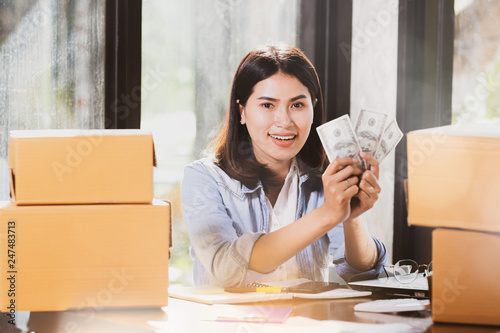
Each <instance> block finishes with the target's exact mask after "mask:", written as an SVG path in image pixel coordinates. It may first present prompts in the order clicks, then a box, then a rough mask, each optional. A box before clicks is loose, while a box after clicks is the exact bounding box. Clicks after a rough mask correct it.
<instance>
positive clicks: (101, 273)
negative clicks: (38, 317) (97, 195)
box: [0, 200, 171, 312]
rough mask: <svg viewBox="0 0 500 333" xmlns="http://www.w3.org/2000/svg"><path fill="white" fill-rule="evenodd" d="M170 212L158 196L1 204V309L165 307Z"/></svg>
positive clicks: (168, 206)
mask: <svg viewBox="0 0 500 333" xmlns="http://www.w3.org/2000/svg"><path fill="white" fill-rule="evenodd" d="M170 214H171V210H170V204H169V203H165V202H163V201H156V200H155V201H154V204H150V205H148V204H121V205H47V206H43V205H40V206H16V205H14V204H12V203H10V204H7V205H6V206H4V207H3V208H2V209H0V253H1V259H0V264H1V267H0V309H1V311H2V312H10V311H11V309H12V307H14V308H15V311H61V310H67V309H83V308H91V309H97V310H98V309H102V308H116V307H160V306H164V305H167V298H168V294H167V292H168V291H167V289H168V259H169V248H170V222H171V218H170ZM12 304H14V305H12ZM9 307H10V308H9Z"/></svg>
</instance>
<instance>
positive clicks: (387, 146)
mask: <svg viewBox="0 0 500 333" xmlns="http://www.w3.org/2000/svg"><path fill="white" fill-rule="evenodd" d="M403 136H404V135H403V132H401V130H400V129H399V126H398V123H397V122H396V120H395V119H392V120H391V121H390V122H389V125H387V127H386V128H385V130H384V133H383V134H382V138H381V139H380V144H379V146H378V148H377V151H375V155H374V156H373V157H374V158H375V159H376V160H377V162H379V163H380V162H382V160H383V159H384V158H385V157H386V156H387V155H388V154H389V153H390V152H391V151H392V150H393V149H394V148H395V147H396V145H397V144H398V143H399V141H401V139H402V138H403Z"/></svg>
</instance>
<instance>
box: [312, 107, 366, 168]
mask: <svg viewBox="0 0 500 333" xmlns="http://www.w3.org/2000/svg"><path fill="white" fill-rule="evenodd" d="M316 130H317V131H318V135H319V138H320V140H321V143H322V144H323V147H324V149H325V152H326V156H327V157H328V160H329V161H330V162H332V161H333V160H334V159H336V158H343V157H356V158H358V159H359V160H360V161H361V158H360V157H359V152H360V151H361V149H360V147H359V143H358V140H357V138H356V135H355V134H354V129H353V127H352V124H351V120H350V119H349V116H348V115H343V116H341V117H339V118H336V119H334V120H331V121H329V122H327V123H325V124H323V125H321V126H318V127H317V129H316ZM359 166H360V167H361V168H363V167H364V165H362V164H361V163H360V165H359Z"/></svg>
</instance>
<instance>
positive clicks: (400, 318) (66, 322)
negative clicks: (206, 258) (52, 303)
mask: <svg viewBox="0 0 500 333" xmlns="http://www.w3.org/2000/svg"><path fill="white" fill-rule="evenodd" d="M370 300H372V299H371V298H349V299H336V300H306V299H293V300H279V301H268V302H259V303H254V304H252V305H255V306H259V307H272V306H289V307H292V308H293V311H292V313H291V315H290V316H301V317H307V318H311V319H316V320H342V321H348V322H356V323H370V324H379V323H387V324H388V323H406V324H409V325H411V327H412V328H414V329H415V332H432V333H448V332H450V333H451V332H454V333H455V332H458V333H460V332H480V333H483V332H497V333H498V332H500V327H485V326H473V325H453V324H439V323H434V324H433V323H432V320H431V318H430V313H429V311H419V312H409V313H406V314H405V315H395V314H374V313H361V312H355V311H354V309H353V308H354V305H356V304H358V303H360V302H367V301H370ZM206 307H209V305H204V304H199V303H194V302H189V301H184V300H178V299H174V298H169V305H168V307H167V310H166V312H165V311H163V310H161V309H158V308H156V309H124V310H110V309H106V310H105V309H94V310H85V311H64V312H32V313H31V314H30V323H29V329H30V330H31V332H36V333H49V332H50V333H52V332H79V333H87V332H92V333H101V332H106V333H113V332H120V333H128V332H130V333H132V332H134V333H142V332H154V331H155V329H154V328H153V327H152V326H151V325H150V324H148V322H150V321H155V322H157V323H162V322H163V323H165V322H167V323H168V325H169V326H168V327H169V330H167V331H168V332H170V331H174V330H170V329H172V328H175V331H176V332H192V331H193V329H192V328H193V327H196V328H198V329H199V328H200V322H199V321H198V319H197V318H199V314H200V313H201V312H202V311H203V310H204V309H206ZM256 325H258V324H256ZM194 331H196V330H194Z"/></svg>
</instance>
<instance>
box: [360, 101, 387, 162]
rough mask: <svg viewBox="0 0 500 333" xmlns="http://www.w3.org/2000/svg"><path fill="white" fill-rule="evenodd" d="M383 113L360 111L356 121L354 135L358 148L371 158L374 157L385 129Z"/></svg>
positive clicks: (385, 117)
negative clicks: (356, 138)
mask: <svg viewBox="0 0 500 333" xmlns="http://www.w3.org/2000/svg"><path fill="white" fill-rule="evenodd" d="M386 120H387V115H386V114H385V113H380V112H375V111H368V110H361V112H360V113H359V116H358V120H357V121H356V126H355V133H356V136H357V137H358V142H359V147H360V148H361V150H362V151H364V152H365V153H368V154H370V155H371V156H374V155H375V152H376V151H377V148H378V145H379V142H380V139H381V138H382V134H383V133H384V129H385V122H386Z"/></svg>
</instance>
